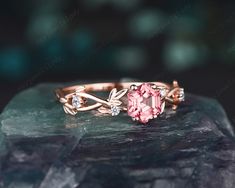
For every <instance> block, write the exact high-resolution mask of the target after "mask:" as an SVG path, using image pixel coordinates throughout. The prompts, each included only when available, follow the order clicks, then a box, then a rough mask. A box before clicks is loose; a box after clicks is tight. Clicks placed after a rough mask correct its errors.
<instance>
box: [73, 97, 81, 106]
mask: <svg viewBox="0 0 235 188" xmlns="http://www.w3.org/2000/svg"><path fill="white" fill-rule="evenodd" d="M72 105H73V107H75V108H77V109H78V108H80V107H81V103H80V100H79V97H78V96H76V95H75V96H73V99H72Z"/></svg>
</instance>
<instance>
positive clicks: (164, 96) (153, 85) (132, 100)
mask: <svg viewBox="0 0 235 188" xmlns="http://www.w3.org/2000/svg"><path fill="white" fill-rule="evenodd" d="M105 91H106V92H110V93H109V97H108V99H106V100H104V99H102V98H100V97H97V96H96V95H94V94H91V93H92V92H105ZM55 94H56V96H57V98H58V100H59V101H60V103H62V104H63V109H64V111H65V113H67V114H70V115H76V114H77V113H78V112H81V111H89V110H94V109H97V110H98V111H99V112H100V113H103V114H111V115H112V116H116V115H118V114H119V113H120V112H121V111H127V113H128V115H129V116H131V117H132V119H133V120H135V121H139V122H141V123H147V122H148V121H149V120H150V119H154V118H157V117H158V116H159V115H160V114H162V113H163V112H164V109H165V106H166V105H167V106H172V109H174V110H176V109H177V106H178V104H179V103H180V102H181V101H183V100H184V89H183V88H180V87H179V85H178V82H177V81H173V84H172V85H171V84H167V83H163V82H145V83H142V82H120V83H111V82H110V83H92V84H85V85H75V86H71V87H65V88H59V89H56V90H55ZM125 96H127V101H126V100H125V99H126V97H125Z"/></svg>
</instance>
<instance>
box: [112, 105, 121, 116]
mask: <svg viewBox="0 0 235 188" xmlns="http://www.w3.org/2000/svg"><path fill="white" fill-rule="evenodd" d="M119 113H120V108H119V107H118V106H111V114H112V116H117V115H118V114H119Z"/></svg>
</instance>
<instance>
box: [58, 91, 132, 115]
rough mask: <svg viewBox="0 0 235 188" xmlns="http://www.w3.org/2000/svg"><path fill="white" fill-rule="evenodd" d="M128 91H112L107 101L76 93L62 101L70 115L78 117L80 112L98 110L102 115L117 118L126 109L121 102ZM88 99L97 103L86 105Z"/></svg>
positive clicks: (83, 93)
mask: <svg viewBox="0 0 235 188" xmlns="http://www.w3.org/2000/svg"><path fill="white" fill-rule="evenodd" d="M127 91H128V89H122V90H120V91H117V89H116V88H114V89H112V90H111V92H110V94H109V97H108V99H107V100H103V99H100V98H98V97H96V96H94V95H91V94H88V93H85V92H80V91H78V92H75V94H74V95H73V96H72V99H71V98H70V99H69V98H67V99H66V98H63V99H61V100H60V102H61V103H63V104H64V105H63V109H64V111H65V113H67V114H70V115H76V114H77V113H78V112H79V111H87V110H93V109H97V108H98V111H99V112H100V113H103V114H111V115H112V116H116V115H118V114H119V113H120V111H121V110H123V109H125V108H124V107H122V101H121V100H120V99H121V98H122V97H123V96H124V95H126V93H127ZM87 99H90V100H93V101H95V102H96V103H95V104H92V105H86V103H87Z"/></svg>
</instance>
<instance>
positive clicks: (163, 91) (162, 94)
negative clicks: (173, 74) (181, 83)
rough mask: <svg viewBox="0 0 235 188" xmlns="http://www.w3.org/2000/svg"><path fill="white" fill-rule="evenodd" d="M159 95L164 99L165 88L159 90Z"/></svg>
mask: <svg viewBox="0 0 235 188" xmlns="http://www.w3.org/2000/svg"><path fill="white" fill-rule="evenodd" d="M160 95H161V97H165V96H166V89H165V88H161V89H160Z"/></svg>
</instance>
